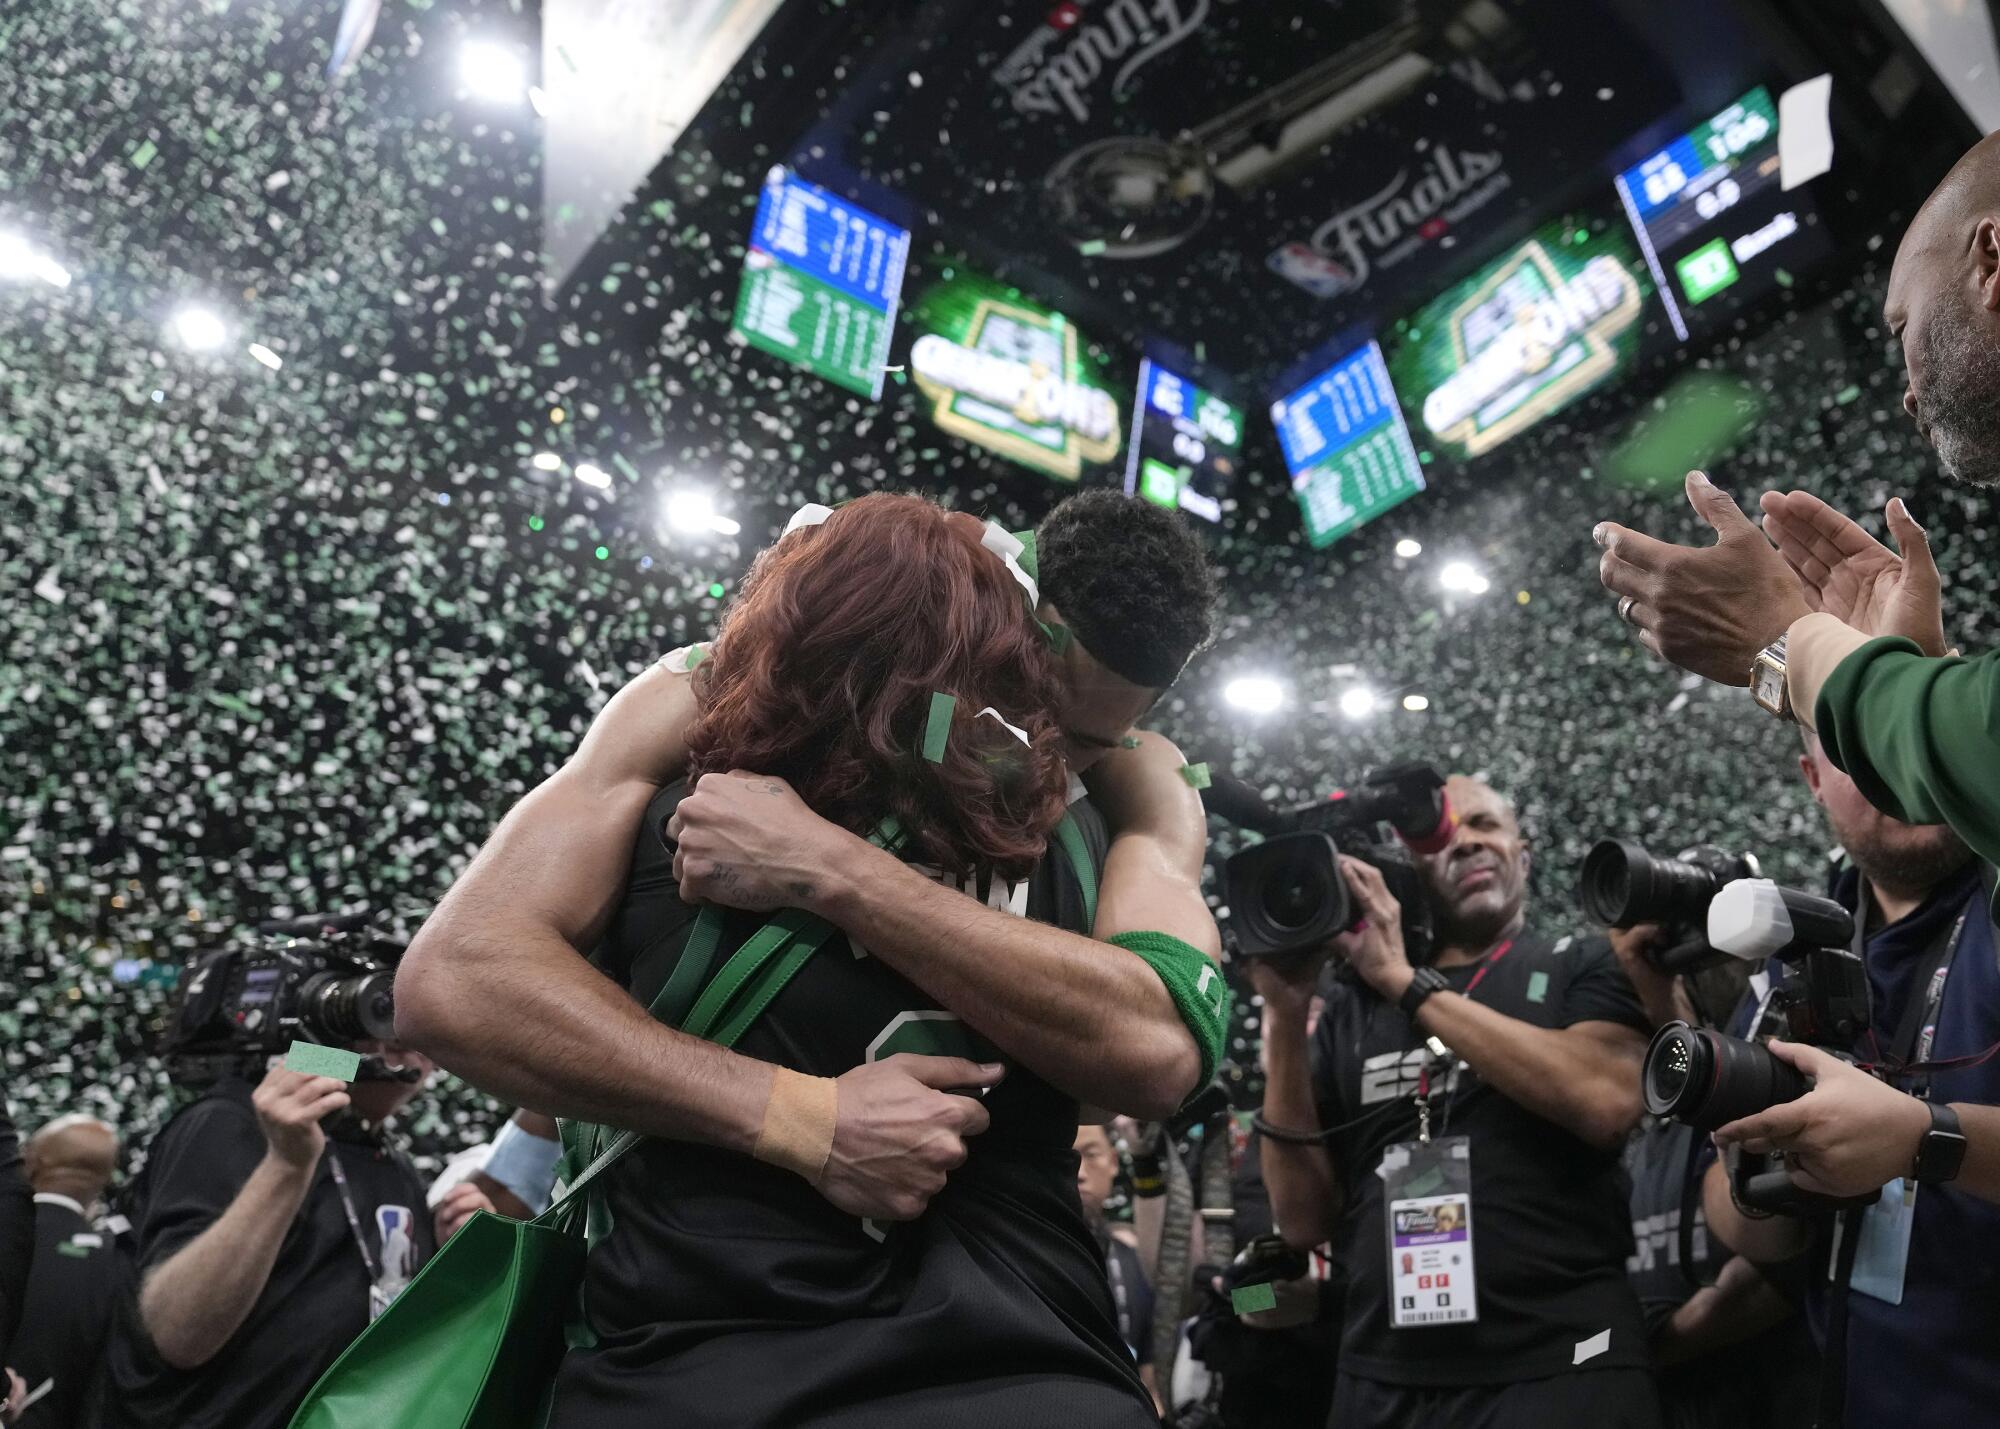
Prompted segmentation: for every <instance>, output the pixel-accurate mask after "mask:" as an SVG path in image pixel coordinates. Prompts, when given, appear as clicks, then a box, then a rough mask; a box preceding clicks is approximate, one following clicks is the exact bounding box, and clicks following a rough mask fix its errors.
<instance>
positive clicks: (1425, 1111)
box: [1416, 938, 1514, 1146]
mask: <svg viewBox="0 0 2000 1429" xmlns="http://www.w3.org/2000/svg"><path fill="white" fill-rule="evenodd" d="M1513 946H1514V940H1513V939H1512V938H1509V939H1507V940H1506V941H1505V942H1504V943H1502V944H1501V945H1500V946H1499V947H1497V948H1495V949H1494V950H1493V951H1492V952H1490V953H1488V954H1487V955H1486V957H1485V958H1484V960H1483V961H1481V963H1480V964H1479V969H1478V971H1476V972H1474V973H1473V975H1472V980H1471V981H1470V982H1468V983H1466V985H1465V991H1464V992H1462V993H1460V994H1459V996H1460V997H1463V998H1465V999H1467V1000H1468V1001H1470V1000H1471V999H1472V990H1473V989H1474V988H1476V987H1478V986H1479V984H1480V983H1481V982H1482V981H1483V980H1484V979H1485V977H1486V974H1487V973H1488V972H1489V971H1491V970H1492V967H1493V965H1494V964H1495V963H1497V962H1499V961H1500V959H1502V958H1504V957H1506V956H1507V954H1508V952H1509V951H1510V950H1511V949H1512V948H1513ZM1426 1045H1435V1046H1443V1045H1444V1044H1443V1043H1440V1042H1438V1041H1437V1039H1435V1038H1429V1039H1426ZM1448 1050H1449V1049H1447V1051H1448ZM1457 1060H1458V1054H1457V1053H1455V1052H1451V1053H1449V1060H1448V1061H1447V1062H1446V1063H1445V1077H1444V1080H1446V1081H1449V1080H1450V1075H1451V1067H1452V1064H1453V1063H1455V1062H1456V1061H1457ZM1416 1102H1417V1140H1418V1141H1420V1142H1422V1143H1423V1144H1424V1145H1426V1146H1428V1145H1429V1144H1430V1139H1431V1060H1430V1058H1428V1057H1426V1058H1425V1059H1424V1064H1423V1066H1422V1067H1420V1068H1418V1069H1417V1096H1416ZM1450 1116H1451V1104H1450V1103H1449V1102H1447V1103H1445V1117H1446V1119H1447V1120H1448V1119H1449V1118H1450Z"/></svg>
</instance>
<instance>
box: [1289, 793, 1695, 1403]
mask: <svg viewBox="0 0 2000 1429" xmlns="http://www.w3.org/2000/svg"><path fill="white" fill-rule="evenodd" d="M1448 790H1449V794H1450V798H1451V803H1452V806H1453V807H1454V808H1455V809H1456V810H1457V811H1458V816H1459V826H1458V828H1457V830H1456V832H1455V833H1454V835H1453V836H1452V841H1451V842H1450V844H1449V845H1447V846H1446V847H1445V848H1444V849H1443V851H1442V852H1439V853H1436V854H1433V855H1429V856H1428V857H1426V858H1425V859H1424V861H1423V872H1424V876H1425V883H1426V884H1427V886H1428V888H1429V890H1430V893H1431V896H1432V898H1433V901H1434V904H1435V912H1436V917H1437V955H1436V958H1435V960H1434V962H1433V963H1432V964H1431V965H1429V966H1426V967H1423V968H1421V969H1418V968H1413V967H1411V965H1410V962H1409V959H1408V957H1407V956H1406V954H1405V951H1404V947H1403V940H1402V930H1401V917H1402V913H1401V909H1400V908H1399V907H1398V906H1397V904H1396V901H1395V899H1394V898H1393V897H1392V896H1391V895H1390V894H1389V892H1388V889H1387V887H1386V885H1385V884H1384V882H1383V879H1382V877H1381V875H1380V874H1379V873H1378V872H1377V871H1376V870H1375V869H1374V868H1372V867H1370V866H1369V865H1367V864H1365V863H1362V862H1360V861H1359V860H1356V859H1353V858H1349V857H1345V856H1343V858H1342V860H1341V867H1342V870H1343V873H1344V875H1345V877H1346V879H1347V881H1348V884H1349V886H1350V888H1351V889H1352V890H1353V892H1354V894H1355V897H1356V898H1357V900H1358V902H1359V903H1360V905H1361V907H1362V909H1363V911H1364V914H1365V921H1364V923H1363V924H1362V925H1360V926H1359V927H1358V928H1357V930H1356V931H1353V932H1351V933H1348V934H1346V935H1343V936H1342V937H1341V938H1339V939H1338V940H1336V941H1337V948H1338V951H1339V952H1340V953H1341V954H1342V955H1343V956H1344V957H1345V958H1346V960H1347V965H1348V968H1349V970H1350V971H1351V972H1352V974H1353V976H1354V979H1355V981H1354V982H1352V983H1347V982H1344V981H1343V982H1341V983H1337V984H1336V986H1335V989H1334V993H1333V996H1332V998H1331V1000H1330V1001H1329V1003H1328V1005H1327V1008H1326V1011H1325V1014H1324V1015H1323V1016H1322V1017H1321V1019H1320V1022H1319V1029H1318V1031H1317V1033H1316V1034H1315V1035H1314V1037H1313V1039H1312V1041H1311V1045H1310V1048H1309V1047H1308V1039H1307V1036H1306V1031H1305V1022H1306V1013H1307V1008H1308V1005H1309V1002H1310V999H1311V996H1312V992H1313V989H1314V983H1315V980H1316V977H1317V973H1318V967H1317V964H1318V962H1319V959H1318V958H1317V957H1306V958H1303V959H1294V960H1292V961H1290V962H1289V963H1287V962H1283V961H1279V960H1273V959H1257V960H1253V961H1252V962H1251V965H1250V967H1251V977H1252V980H1253V982H1254V983H1255V985H1256V988H1257V990H1258V992H1260V993H1261V994H1262V995H1263V997H1264V1002H1265V1009H1264V1047H1265V1055H1266V1058H1267V1066H1268V1068H1269V1076H1268V1079H1267V1083H1266V1091H1265V1103H1264V1113H1263V1116H1262V1117H1261V1118H1260V1119H1259V1123H1258V1129H1259V1131H1260V1132H1262V1133H1263V1145H1264V1151H1263V1159H1264V1174H1265V1178H1266V1180H1267V1181H1268V1182H1269V1184H1270V1188H1271V1201H1272V1207H1273V1210H1274V1212H1275V1214H1276V1218H1277V1222H1278V1226H1279V1229H1280V1231H1281V1232H1282V1233H1283V1235H1284V1237H1285V1239H1286V1240H1287V1241H1288V1242H1290V1243H1291V1244H1292V1245H1294V1246H1298V1247H1308V1246H1312V1245H1316V1244H1318V1243H1319V1242H1321V1241H1325V1240H1332V1241H1333V1242H1334V1243H1335V1248H1336V1251H1337V1253H1338V1254H1339V1256H1340V1258H1341V1259H1342V1260H1343V1261H1344V1262H1345V1263H1346V1267H1347V1270H1348V1274H1349V1276H1350V1281H1349V1285H1348V1290H1347V1298H1346V1311H1345V1317H1346V1318H1345V1328H1344V1333H1343V1336H1342V1345H1341V1358H1340V1376H1339V1385H1338V1388H1337V1389H1336V1391H1335V1396H1334V1405H1333V1411H1332V1414H1331V1416H1330V1418H1329V1421H1328V1422H1329V1423H1333V1424H1343V1425H1345V1424H1354V1425H1363V1424H1367V1425H1376V1424H1395V1425H1399V1426H1412V1429H1427V1426H1438V1429H1444V1426H1462V1425H1470V1424H1478V1425H1481V1426H1492V1429H1506V1426H1514V1425H1521V1426H1534V1429H1546V1425H1547V1424H1549V1423H1550V1422H1560V1421H1562V1420H1565V1419H1567V1420H1570V1421H1572V1422H1576V1423H1589V1424H1593V1425H1606V1426H1613V1425H1617V1426H1625V1425H1633V1426H1651V1425H1655V1424H1657V1423H1658V1422H1659V1420H1658V1407H1657V1402H1656V1399H1655V1395H1654V1391H1653V1384H1652V1378H1651V1375H1650V1373H1649V1372H1648V1369H1647V1365H1648V1357H1647V1345H1646V1334H1645V1328H1644V1325H1643V1323H1642V1321H1641V1319H1640V1315H1639V1307H1638V1304H1637V1302H1636V1300H1635V1299H1634V1298H1633V1295H1632V1290H1631V1287H1630V1286H1629V1285H1628V1284H1627V1283H1626V1279H1625V1257H1626V1254H1627V1252H1628V1251H1629V1249H1630V1248H1631V1228H1630V1225H1629V1224H1628V1222H1627V1219H1626V1215H1627V1211H1626V1187H1625V1180H1624V1176H1623V1174H1622V1171H1621V1169H1620V1165H1619V1151H1620V1148H1622V1146H1623V1145H1624V1142H1625V1137H1626V1134H1627V1133H1628V1132H1629V1131H1630V1130H1631V1128H1632V1127H1633V1125H1634V1124H1635V1123H1636V1122H1637V1121H1638V1118H1639V1109H1640V1101H1639V1077H1638V1071H1639V1064H1640V1056H1641V1053H1642V1052H1643V1050H1644V1047H1645V1037H1644V1034H1643V1031H1642V1029H1643V1028H1644V1027H1645V1025H1646V1023H1645V1018H1644V1016H1643V1014H1642V1013H1641V1011H1640V1008H1639V1004H1638V1001H1637V999H1636V997H1635V996H1634V995H1633V991H1632V986H1631V984H1630V982H1629V981H1628V980H1627V979H1626V977H1625V975H1624V973H1623V972H1622V971H1621V970H1620V969H1619V967H1618V964H1617V962H1616V960H1615V959H1614V958H1613V956H1612V953H1611V951H1610V949H1609V948H1608V947H1607V946H1606V945H1605V944H1604V943H1603V942H1602V941H1589V942H1580V941H1573V940H1570V939H1563V940H1562V941H1560V942H1556V941H1551V940H1549V939H1547V938H1544V937H1541V936H1538V935H1535V934H1533V933H1530V932H1529V931H1528V930H1527V927H1526V915H1525V906H1526V898H1527V889H1526V884H1527V873H1528V848H1527V843H1526V840H1525V839H1524V838H1523V836H1522V833H1521V830H1520V826H1519V823H1518V821H1517V819H1516V817H1515V814H1514V811H1513V809H1512V808H1511V807H1510V806H1509V804H1508V803H1507V801H1506V800H1505V799H1503V798H1502V797H1501V796H1500V795H1499V794H1498V793H1496V792H1494V791H1493V790H1492V789H1490V788H1488V787H1487V786H1485V785H1484V784H1481V783H1478V782H1476V781H1473V780H1470V779H1465V778H1454V779H1452V780H1451V781H1450V783H1449V785H1448ZM1467 1158H1469V1162H1470V1165H1469V1168H1468V1167H1466V1164H1465V1163H1466V1160H1467ZM1426 1163H1428V1167H1429V1169H1428V1170H1426V1171H1424V1172H1423V1173H1422V1174H1416V1170H1417V1168H1418V1167H1419V1166H1420V1165H1424V1164H1426ZM1454 1168H1456V1169H1454ZM1454 1176H1458V1177H1462V1178H1464V1179H1463V1180H1460V1181H1457V1182H1454V1180H1453V1177H1454ZM1441 1184H1442V1185H1443V1186H1445V1187H1446V1188H1447V1189H1448V1192H1449V1193H1448V1194H1445V1195H1442V1196H1439V1195H1436V1194H1434V1192H1435V1191H1436V1190H1437V1188H1438V1187H1439V1186H1440V1185H1441ZM1392 1202H1394V1203H1396V1204H1395V1205H1393V1206H1392V1204H1391V1203H1392ZM1392 1210H1393V1212H1394V1215H1393V1217H1392V1216H1391V1212H1392ZM1392 1228H1393V1231H1394V1242H1392ZM1419 1229H1422V1230H1424V1231H1426V1232H1427V1233H1425V1234H1419V1233H1418V1231H1419ZM1406 1231H1407V1232H1409V1234H1407V1235H1406V1234H1405V1232H1406ZM1395 1243H1407V1244H1408V1245H1409V1246H1410V1247H1411V1248H1410V1249H1407V1250H1406V1249H1404V1248H1403V1247H1402V1244H1395ZM1392 1245H1393V1248H1392ZM1475 1246H1476V1248H1475ZM1420 1260H1421V1261H1423V1262H1425V1263H1429V1264H1432V1265H1433V1266H1434V1267H1436V1268H1438V1269H1439V1270H1440V1271H1441V1274H1437V1275H1432V1274H1424V1275H1421V1276H1420V1275H1419V1274H1418V1273H1416V1272H1417V1271H1418V1270H1419V1269H1420V1268H1421V1267H1420V1266H1419V1265H1418V1264H1417V1262H1418V1261H1420ZM1447 1287H1448V1288H1447ZM1420 1289H1421V1292H1422V1296H1423V1304H1422V1305H1421V1306H1419V1304H1418V1300H1417V1292H1418V1291H1419V1290H1420ZM1413 1307H1414V1308H1413ZM1475 1315H1476V1318H1475ZM1420 1316H1421V1318H1419V1317H1420ZM1399 1322H1400V1323H1399Z"/></svg>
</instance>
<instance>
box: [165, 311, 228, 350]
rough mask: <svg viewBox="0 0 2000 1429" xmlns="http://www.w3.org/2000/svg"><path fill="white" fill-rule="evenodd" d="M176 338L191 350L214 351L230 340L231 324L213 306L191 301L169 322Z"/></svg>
mask: <svg viewBox="0 0 2000 1429" xmlns="http://www.w3.org/2000/svg"><path fill="white" fill-rule="evenodd" d="M168 326H169V327H170V328H171V329H172V331H173V334H174V338H175V340H176V341H178V342H179V343H180V345H181V346H182V347H185V348H186V349H188V351H190V352H213V351H214V350H215V349H216V348H218V347H220V346H222V344H223V343H225V342H227V341H228V340H229V326H228V324H226V323H224V322H223V320H222V318H221V316H220V315H219V314H218V313H217V312H216V311H215V310H214V309H213V308H204V307H202V306H200V305H199V304H195V303H190V304H188V305H187V306H186V307H184V308H180V309H178V310H176V311H175V313H174V315H173V317H172V319H171V320H169V322H168Z"/></svg>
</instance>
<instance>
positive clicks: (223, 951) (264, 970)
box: [159, 913, 422, 1084]
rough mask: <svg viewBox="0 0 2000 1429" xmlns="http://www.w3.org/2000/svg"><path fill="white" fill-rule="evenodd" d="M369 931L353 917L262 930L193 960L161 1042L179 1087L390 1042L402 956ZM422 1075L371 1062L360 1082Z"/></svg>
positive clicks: (362, 919)
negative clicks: (289, 1058) (315, 1053)
mask: <svg viewBox="0 0 2000 1429" xmlns="http://www.w3.org/2000/svg"><path fill="white" fill-rule="evenodd" d="M372 921H373V916H372V915H371V914H368V913H354V914H348V915H345V916H343V917H338V918H334V917H318V916H309V917H305V918H299V919H294V920H290V921H285V922H275V923H263V924H260V925H258V927H257V929H256V930H255V931H254V932H252V933H248V934H244V935H240V936H239V937H237V938H235V939H233V940H232V941H231V942H230V943H229V944H228V945H226V946H224V947H221V948H215V949H211V950H209V951H207V952H202V953H197V954H196V955H194V957H192V958H191V959H190V960H189V963H188V967H187V969H186V972H185V973H184V975H183V976H182V978H181V991H180V995H179V997H178V998H177V999H176V1001H175V1004H174V1006H173V1009H172V1011H171V1012H170V1013H169V1014H168V1019H167V1025H166V1027H165V1029H164V1030H163V1031H162V1032H161V1034H160V1039H159V1051H160V1053H161V1055H162V1056H164V1057H165V1058H166V1059H167V1063H168V1066H169V1069H170V1070H171V1071H172V1073H173V1075H174V1077H175V1079H176V1080H179V1081H184V1082H189V1083H196V1084H199V1083H204V1082H208V1081H212V1080H214V1079H215V1078H217V1077H220V1076H225V1075H229V1074H232V1073H234V1074H236V1075H239V1076H243V1077H245V1078H247V1079H249V1080H253V1081H254V1080H256V1079H257V1078H258V1077H261V1076H262V1075H263V1074H264V1069H265V1067H266V1066H267V1065H268V1064H269V1062H270V1059H271V1058H272V1057H275V1056H280V1055H282V1054H284V1053H285V1052H286V1051H288V1050H289V1049H290V1047H291V1045H292V1043H293V1042H294V1041H305V1042H316V1043H322V1044H326V1045H332V1046H343V1045H348V1044H351V1043H354V1042H360V1041H366V1040H386V1039H388V1038H391V1037H393V1036H394V1035H395V1001H394V986H395V978H396V970H395V964H396V959H397V958H399V957H400V956H401V955H402V947H401V946H400V945H399V944H397V943H394V942H392V941H390V940H388V939H385V938H379V937H375V936H373V935H371V934H370V933H369V932H368V931H367V928H368V925H369V924H370V923H371V922H372ZM421 1075H422V1074H421V1073H419V1072H416V1071H415V1070H414V1069H402V1068H392V1067H389V1066H386V1065H385V1064H384V1063H383V1062H382V1060H381V1059H380V1058H379V1057H373V1056H370V1057H364V1058H363V1059H362V1064H361V1072H360V1076H359V1080H362V1081H414V1080H417V1079H419V1078H420V1077H421Z"/></svg>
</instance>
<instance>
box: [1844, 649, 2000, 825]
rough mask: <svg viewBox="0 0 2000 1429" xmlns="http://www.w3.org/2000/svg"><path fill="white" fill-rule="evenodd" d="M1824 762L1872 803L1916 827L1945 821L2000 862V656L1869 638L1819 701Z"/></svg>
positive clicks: (1848, 659)
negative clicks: (1948, 656)
mask: <svg viewBox="0 0 2000 1429" xmlns="http://www.w3.org/2000/svg"><path fill="white" fill-rule="evenodd" d="M1813 716H1814V722H1815V723H1816V724H1817V726H1818V728H1819V736H1820V741H1821V743H1822V744H1824V745H1825V746H1826V753H1827V758H1829V759H1830V760H1832V761H1833V763H1834V765H1835V767H1837V768H1840V769H1844V770H1846V771H1847V774H1848V776H1849V777H1850V778H1852V779H1853V780H1854V782H1855V784H1856V785H1857V786H1858V787H1859V788H1860V790H1861V792H1862V793H1863V794H1864V795H1866V796H1867V798H1868V802H1869V803H1871V804H1873V805H1875V807H1876V808H1878V809H1881V810H1882V811H1883V812H1884V813H1886V814H1890V815H1892V816H1894V817H1896V818H1899V819H1902V820H1903V821H1905V822H1906V823H1914V824H1949V825H1951V827H1952V829H1953V830H1954V831H1955V832H1956V833H1957V834H1958V836H1959V837H1960V838H1962V839H1964V840H1965V841H1966V842H1967V843H1968V844H1970V845H1972V847H1973V849H1974V850H1976V851H1977V852H1978V854H1979V855H1980V857H1982V858H1984V859H1986V860H1988V861H1989V862H1993V861H2000V652H1994V653H1989V654H1986V655H1982V656H1980V657H1978V658H1977V659H1972V660H1935V659H1930V658H1928V657H1926V656H1925V655H1924V654H1923V653H1922V652H1921V651H1919V650H1918V649H1917V647H1916V645H1915V644H1913V643H1912V642H1910V641H1908V640H1900V639H1895V638H1885V639H1880V640H1871V641H1869V642H1868V643H1867V644H1866V645H1863V646H1862V647H1861V648H1860V649H1858V650H1856V651H1855V652H1854V653H1853V654H1852V655H1849V656H1848V657H1847V658H1846V659H1845V660H1843V661H1841V662H1840V665H1839V667H1838V668H1837V669H1835V671H1834V672H1833V674H1832V676H1831V677H1830V678H1829V679H1828V680H1827V682H1826V684H1825V685H1824V686H1822V687H1821V689H1820V694H1819V701H1818V703H1817V704H1815V705H1814V707H1813Z"/></svg>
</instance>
